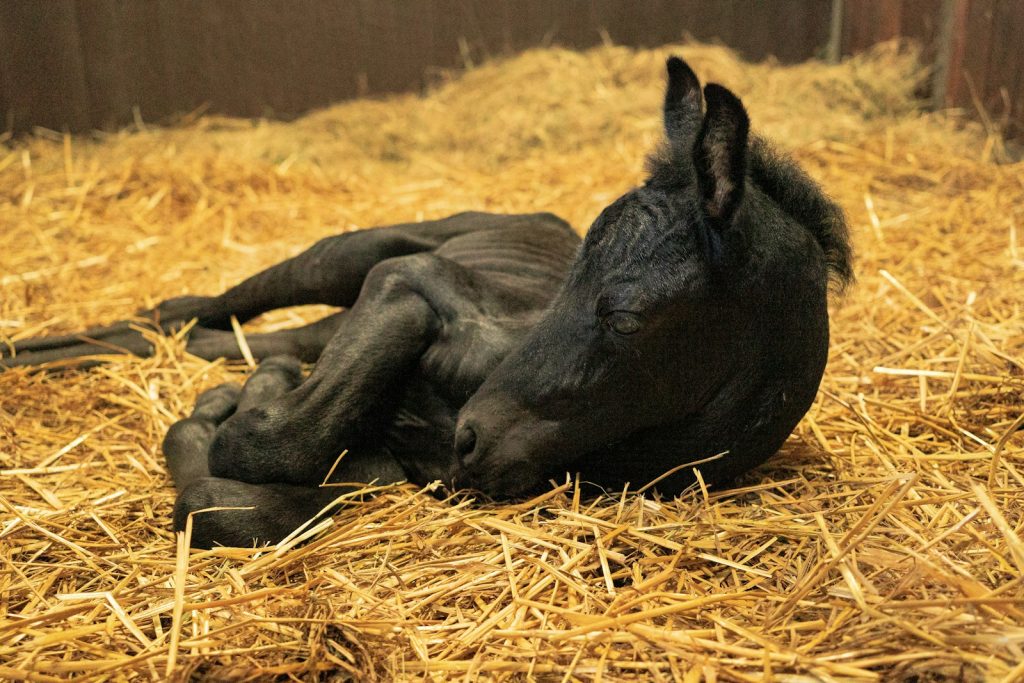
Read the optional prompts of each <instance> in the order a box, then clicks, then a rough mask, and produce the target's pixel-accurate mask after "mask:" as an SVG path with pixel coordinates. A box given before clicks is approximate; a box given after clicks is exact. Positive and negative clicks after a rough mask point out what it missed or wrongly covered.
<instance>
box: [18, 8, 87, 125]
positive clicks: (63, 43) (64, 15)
mask: <svg viewBox="0 0 1024 683" xmlns="http://www.w3.org/2000/svg"><path fill="white" fill-rule="evenodd" d="M0 34H3V36H4V39H3V46H4V50H5V54H4V55H3V59H4V60H5V61H6V62H7V63H6V68H5V71H4V73H5V76H4V83H3V85H4V91H5V93H4V96H3V98H2V99H3V100H4V102H5V104H6V106H7V112H6V115H5V117H4V118H6V119H8V120H9V121H11V124H12V126H13V127H14V128H25V127H28V126H34V125H36V126H44V127H47V128H53V129H56V130H61V129H63V128H70V129H73V130H81V129H83V128H86V127H88V126H89V125H90V123H91V121H90V119H89V115H88V112H89V108H90V106H89V97H88V95H87V93H86V84H85V66H84V64H83V61H82V52H81V46H80V42H79V33H78V22H77V18H76V6H75V2H74V0H52V1H51V2H40V3H34V2H4V3H0Z"/></svg>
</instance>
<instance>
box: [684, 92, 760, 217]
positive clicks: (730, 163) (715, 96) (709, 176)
mask: <svg viewBox="0 0 1024 683" xmlns="http://www.w3.org/2000/svg"><path fill="white" fill-rule="evenodd" d="M704 100H705V101H706V102H707V115H706V116H705V117H704V125H703V126H702V127H701V130H700V134H699V135H698V136H697V142H696V144H695V145H694V148H693V161H694V165H695V166H696V168H697V178H698V181H699V182H700V190H701V194H702V195H703V200H704V212H705V214H706V215H707V216H708V218H710V219H711V221H712V222H713V223H714V224H715V225H717V226H719V227H724V226H726V225H728V223H729V221H730V220H732V217H733V214H734V213H735V212H736V209H737V207H739V205H740V201H741V200H742V199H743V186H744V184H745V183H744V179H745V177H746V172H747V133H748V132H749V131H750V119H749V117H747V112H746V110H745V109H744V108H743V104H742V103H741V102H740V100H739V98H738V97H736V96H735V95H733V94H732V93H731V92H730V91H729V90H727V89H726V88H723V87H722V86H720V85H718V84H717V83H709V84H707V85H706V86H704Z"/></svg>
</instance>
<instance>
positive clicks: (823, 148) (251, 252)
mask: <svg viewBox="0 0 1024 683" xmlns="http://www.w3.org/2000/svg"><path fill="white" fill-rule="evenodd" d="M679 49H681V50H682V52H683V53H684V55H685V56H686V57H687V58H688V59H689V60H690V61H691V63H692V64H693V65H694V66H695V68H696V70H697V72H698V73H699V74H701V76H702V77H704V78H706V79H708V80H718V81H720V82H723V83H726V84H728V85H729V86H730V87H732V88H734V89H735V90H736V91H737V92H738V93H739V94H740V95H741V96H742V97H744V99H745V101H746V103H747V105H748V108H749V110H750V111H751V114H752V118H753V121H754V125H755V127H756V128H758V129H760V130H761V131H762V132H764V133H766V134H768V135H769V136H772V137H774V138H775V139H776V140H777V141H778V142H779V143H780V145H781V146H782V147H784V148H786V149H788V150H790V151H791V152H792V153H793V154H794V155H795V156H796V157H797V158H798V159H799V160H800V161H801V162H802V163H803V164H804V166H805V167H806V168H807V169H808V170H809V172H810V173H811V174H812V175H814V176H815V177H816V178H818V179H819V180H820V181H821V182H822V183H823V184H824V185H825V186H826V187H827V188H828V190H829V191H830V192H831V193H832V194H833V195H834V196H835V197H836V198H837V199H838V200H839V201H840V202H841V203H842V204H843V205H844V207H845V208H846V210H847V212H848V214H849V217H850V221H851V226H852V230H853V234H854V237H855V242H856V248H857V251H858V254H859V261H858V266H857V270H858V277H859V282H858V284H857V285H856V286H855V287H854V288H853V290H852V291H851V292H850V293H849V294H848V295H847V296H846V297H845V298H843V299H841V300H838V301H836V302H835V303H834V306H833V341H832V352H831V362H830V365H829V368H828V371H827V374H826V376H825V379H824V382H823V385H822V388H821V391H820V395H819V397H818V400H817V401H816V403H815V405H814V406H813V408H812V410H811V411H810V413H809V415H808V416H807V417H806V418H805V419H804V421H803V422H802V423H801V425H800V426H799V428H798V429H797V431H796V433H795V435H794V436H793V438H792V439H791V440H790V441H789V442H788V443H787V445H786V447H785V448H784V449H783V451H782V453H781V454H780V455H779V456H777V457H776V458H774V459H773V460H772V461H771V462H770V463H769V464H768V465H766V466H764V467H762V468H760V469H759V470H757V471H756V472H754V473H753V474H752V475H750V476H749V477H748V478H747V479H746V480H745V481H744V482H742V483H741V488H737V489H734V490H730V491H716V490H705V489H703V488H699V487H698V488H697V489H695V490H693V491H692V492H690V493H688V494H687V495H684V496H682V497H680V498H679V499H676V500H662V499H659V498H658V497H657V496H655V495H653V494H651V493H650V492H646V493H643V494H635V493H630V492H627V493H625V494H622V495H608V496H607V497H602V498H598V499H593V498H587V497H581V496H580V495H579V493H578V491H577V488H576V485H575V483H574V482H571V481H570V482H555V484H554V485H553V486H554V488H553V489H552V491H551V492H550V493H549V494H547V495H545V496H543V497H542V498H540V499H537V500H535V501H531V502H528V503H525V504H520V505H515V506H507V505H494V504H487V503H485V502H480V501H472V500H470V499H469V498H467V497H465V496H460V495H455V496H453V497H452V498H450V499H448V500H444V501H442V500H438V499H436V498H434V497H432V496H430V495H426V494H424V493H422V492H418V491H416V490H414V489H413V488H412V487H401V486H399V487H391V488H387V489H385V490H382V491H379V492H378V493H377V495H375V496H362V497H353V498H352V500H351V505H350V507H349V508H348V509H347V510H346V511H345V512H343V513H342V514H340V515H338V516H337V517H336V518H335V519H334V520H333V522H332V523H328V524H325V525H323V526H322V527H320V528H317V529H310V530H308V531H307V532H306V533H305V534H303V535H302V536H300V537H298V538H297V539H295V542H293V543H290V544H286V545H284V546H282V547H279V548H276V549H252V550H245V549H241V550H239V549H218V550H213V551H210V552H192V553H189V552H188V551H187V550H186V549H185V548H186V546H185V544H184V542H183V539H180V538H179V539H175V537H174V536H173V535H172V533H171V532H170V531H169V530H168V526H169V520H170V511H171V505H172V501H173V496H174V494H173V491H172V489H171V487H170V486H169V479H168V476H167V474H166V472H165V470H164V467H163V464H162V462H161V455H160V452H159V443H160V440H161V438H162V436H163V433H164V431H165V430H166V428H167V426H168V425H169V424H170V423H171V422H172V421H173V420H175V419H176V418H178V417H180V416H182V415H183V414H185V413H186V412H187V411H188V410H189V409H190V407H191V404H192V402H193V401H194V399H195V397H196V395H197V393H198V392H199V391H201V390H202V389H205V388H208V387H210V386H213V385H215V384H217V383H219V382H223V381H226V380H229V379H239V378H241V377H243V376H244V373H245V371H246V367H245V364H244V363H242V364H225V363H223V362H216V363H207V362H204V361H200V360H198V359H196V358H193V357H190V356H187V355H186V354H185V353H184V352H183V344H182V343H181V341H180V340H175V339H157V340H155V341H156V346H157V349H156V354H155V356H154V357H153V358H149V359H137V358H126V357H123V358H118V359H115V360H113V361H112V362H110V363H109V364H107V365H104V366H101V367H98V368H94V369H92V370H89V371H87V372H70V373H66V374H30V373H28V372H25V371H21V370H19V371H12V372H6V373H3V374H0V402H2V405H0V482H2V488H0V678H12V679H24V680H31V681H53V680H66V679H76V680H101V679H111V680H130V679H131V680H137V679H162V678H165V677H169V678H172V679H175V680H184V679H190V678H195V679H196V680H253V679H270V678H276V679H280V680H289V679H290V680H346V679H355V680H392V679H402V680H410V679H421V678H425V679H428V680H445V679H449V678H453V679H454V678H458V679H468V680H474V679H487V680H491V679H493V680H544V681H569V680H606V681H611V680H624V679H639V680H664V681H668V680H674V681H698V680H721V681H752V680H786V681H812V680H815V681H816V680H823V681H829V680H835V681H846V680H849V681H861V680H865V681H870V680H885V681H889V680H906V681H940V680H958V681H959V680H966V681H981V680H992V681H999V680H1001V681H1019V680H1024V664H1022V662H1024V578H1022V577H1024V542H1022V540H1021V539H1022V535H1024V528H1022V527H1024V516H1022V511H1024V471H1022V470H1024V451H1022V449H1024V431H1021V430H1020V428H1021V425H1022V418H1021V415H1022V412H1024V400H1022V394H1024V351H1022V348H1024V310H1022V294H1024V244H1022V241H1024V237H1022V235H1021V233H1022V230H1024V228H1022V227H1021V214H1022V211H1024V208H1022V205H1021V204H1020V197H1021V195H1022V192H1024V166H1022V165H1021V164H1019V163H1018V164H1013V163H996V161H1000V148H999V145H998V143H996V142H995V141H994V139H993V138H989V137H986V136H985V135H984V134H983V132H982V131H978V130H975V129H973V128H971V127H970V126H969V125H966V124H964V123H963V122H962V121H960V120H958V119H957V117H955V116H952V115H941V116H940V115H934V114H933V115H927V114H923V113H921V112H920V111H919V109H918V106H917V104H916V103H915V101H914V100H913V97H912V93H913V92H914V89H915V87H916V85H917V84H918V83H919V81H920V79H921V77H922V73H921V71H920V69H919V68H918V67H917V66H916V64H917V63H916V61H915V59H914V55H913V53H912V52H908V51H905V50H900V49H897V48H894V47H891V46H890V47H887V48H882V49H879V50H876V51H875V52H872V53H870V54H868V55H865V56H862V57H858V58H856V59H852V60H850V61H847V62H845V63H843V64H841V65H835V66H828V65H822V64H814V63H811V64H806V65H800V66H793V67H779V66H777V65H771V64H763V65H748V64H743V63H741V62H740V61H738V60H737V59H736V58H735V57H734V56H733V55H732V54H731V53H729V52H728V51H727V50H725V49H722V48H718V47H707V46H700V45H692V46H685V47H682V48H678V47H677V48H676V50H679ZM669 52H670V50H668V49H659V50H654V51H631V50H627V49H624V48H618V47H605V48H601V49H597V50H594V51H591V52H587V53H582V54H581V53H573V52H568V51H562V50H556V49H551V50H544V51H535V52H530V53H527V54H525V55H522V56H520V57H518V58H515V59H512V60H510V61H506V62H502V63H497V64H493V65H486V66H483V67H480V68H478V69H475V70H472V71H470V72H468V73H466V74H463V75H461V76H460V77H459V78H456V79H452V80H451V81H450V82H447V83H443V84H440V85H439V87H438V88H436V89H435V90H434V91H433V92H432V93H431V94H430V95H429V96H427V97H414V96H408V97H399V98H394V99H389V100H386V101H359V102H353V103H348V104H343V105H339V106H336V107H333V108H330V109H327V110H324V111H321V112H318V113H314V114H312V115H310V116H307V117H305V118H304V119H302V120H299V121H296V122H293V123H287V124H285V123H269V122H263V121H261V122H250V121H238V120H229V119H221V118H211V117H195V118H192V119H189V118H186V119H185V120H183V121H182V122H181V123H180V125H178V126H176V127H174V128H171V129H157V128H148V129H143V130H138V131H133V132H129V133H124V134H118V135H114V136H110V137H106V138H104V139H101V140H87V139H84V138H67V137H63V136H60V135H56V134H52V133H48V132H46V131H40V132H39V133H38V134H37V135H36V136H35V137H34V138H32V139H28V140H22V141H18V142H10V141H7V142H5V143H3V146H0V203H2V209H0V234H2V235H3V249H2V251H0V341H6V340H10V339H19V338H23V337H27V336H34V335H39V334H43V333H57V332H62V331H67V330H73V329H76V328H80V327H82V326H83V325H84V324H86V323H95V322H104V321H111V320H114V319H118V318H122V317H125V316H127V315H130V314H131V312H132V311H134V310H136V309H137V308H139V307H141V306H145V305H152V304H154V303H156V302H157V301H159V300H160V299H162V298H166V297H169V296H172V295H177V294H181V293H185V292H197V293H212V292H215V291H217V290H219V289H221V288H223V287H225V286H226V285H229V284H231V283H233V282H235V281H236V280H238V279H239V278H241V277H243V276H245V275H247V274H250V273H252V272H255V271H256V270H258V269H260V268H262V267H264V266H267V265H269V264H271V263H274V262H276V261H279V260H281V259H282V258H285V257H287V256H289V255H292V254H294V253H296V252H297V251H299V250H300V249H302V248H303V247H304V246H306V245H308V244H310V243H311V242H313V241H314V240H316V239H317V238H319V237H322V236H324V235H328V234H331V233H334V232H337V231H340V230H348V229H354V228H357V227H364V226H372V225H379V224H387V223H394V222H400V221H407V220H417V219H422V218H432V217H439V216H442V215H445V214H449V213H452V212H455V211H459V210H464V209H484V210H491V211H509V212H524V211H535V210H537V211H539V210H552V211H555V212H557V213H559V214H561V215H563V216H565V217H566V218H568V219H570V220H571V221H572V222H573V223H574V225H576V226H577V227H578V228H579V229H580V230H584V229H585V228H586V226H587V225H588V224H589V221H590V220H592V219H593V217H594V216H595V215H596V214H597V212H598V210H599V209H600V208H602V207H603V206H604V205H605V204H606V203H608V202H609V201H610V200H612V199H613V198H614V197H616V196H617V195H618V194H619V193H621V192H622V191H624V190H625V189H626V188H628V187H630V186H631V185H633V184H635V183H637V182H638V181H639V180H640V179H641V177H642V168H643V155H644V154H645V153H646V152H647V151H648V150H649V149H651V148H652V146H653V145H654V144H655V143H656V141H657V139H658V136H659V134H660V130H659V126H660V122H659V103H660V98H661V89H662V78H663V76H662V73H663V63H664V61H663V60H664V58H665V56H666V55H667V54H668V53H669ZM1003 161H1005V160H1003ZM322 313H323V311H322V310H317V309H296V310H291V311H284V312H279V313H274V314H271V315H267V316H265V317H264V318H262V319H261V320H259V321H257V322H256V324H254V325H251V326H247V328H246V329H247V330H266V329H274V328H276V327H280V326H284V325H294V324H296V323H297V322H299V321H301V320H308V319H311V318H312V317H315V316H317V315H321V314H322ZM643 483H644V482H637V483H636V485H635V486H634V489H635V488H638V487H639V486H641V485H642V484H643Z"/></svg>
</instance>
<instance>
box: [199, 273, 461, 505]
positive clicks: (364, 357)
mask: <svg viewBox="0 0 1024 683" xmlns="http://www.w3.org/2000/svg"><path fill="white" fill-rule="evenodd" d="M453 269H459V267H458V266H455V265H454V264H451V263H450V262H447V261H445V260H444V259H440V258H438V257H436V256H432V255H417V256H407V257H403V258H399V259H392V260H390V261H387V262H385V263H383V264H381V265H379V266H377V267H376V268H374V269H373V271H371V273H370V275H369V276H368V277H367V280H366V284H365V285H364V287H363V292H362V294H361V295H360V297H359V300H358V301H357V302H356V304H355V306H353V307H352V308H351V309H350V310H349V311H348V312H347V314H346V315H345V317H344V318H343V319H342V320H341V321H340V323H339V325H338V328H337V331H336V332H335V335H334V337H333V338H332V339H331V341H330V342H329V343H328V344H327V346H326V348H325V349H324V351H323V353H322V354H321V355H320V359H319V360H318V361H317V364H316V367H315V368H314V370H313V372H312V374H311V375H310V376H309V378H308V379H306V380H305V381H304V382H303V383H302V384H301V385H300V386H299V387H297V388H296V389H295V390H294V391H291V392H289V393H287V394H285V395H284V396H281V397H280V398H279V399H277V400H274V401H271V402H269V403H267V404H265V405H263V406H260V407H258V408H254V409H252V410H248V411H245V412H239V413H235V414H234V415H233V416H232V417H230V418H229V419H228V420H227V421H225V422H224V424H223V425H221V426H220V428H219V429H218V430H217V434H216V436H215V438H214V440H213V443H212V445H211V447H210V453H209V463H210V471H211V473H212V474H213V475H214V476H220V477H227V478H230V479H236V480H241V481H246V482H250V483H264V482H275V483H289V484H299V485H315V484H319V483H320V482H321V481H323V478H324V476H325V474H326V473H327V471H328V469H329V468H330V466H331V465H332V463H334V461H335V460H336V459H337V457H338V456H339V455H340V454H341V453H342V452H343V451H346V450H347V451H349V452H350V454H351V455H352V456H358V455H359V450H360V449H361V448H369V449H373V448H376V447H378V446H376V445H375V441H374V431H375V429H378V428H379V426H380V425H379V424H378V422H379V419H380V417H381V415H380V411H381V409H382V408H383V407H384V406H387V405H388V404H389V402H391V401H393V400H394V399H395V398H396V397H397V393H398V392H400V391H401V388H402V387H403V386H404V381H405V380H406V378H407V376H408V374H409V373H410V372H413V371H414V370H415V367H416V365H417V363H418V362H419V360H420V358H421V356H422V355H423V353H424V351H425V350H426V349H427V348H428V347H429V345H430V344H431V343H432V342H433V341H434V339H435V338H436V336H437V333H438V330H439V329H440V325H441V322H440V320H439V318H438V315H437V313H436V312H435V310H434V307H433V306H432V305H431V304H430V303H429V302H428V300H427V299H426V298H424V295H423V291H424V290H425V289H429V288H430V287H438V286H443V283H445V282H451V281H452V280H453V279H456V278H454V277H453V274H452V273H451V272H449V271H451V270H453Z"/></svg>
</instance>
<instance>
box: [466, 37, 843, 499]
mask: <svg viewBox="0 0 1024 683" xmlns="http://www.w3.org/2000/svg"><path fill="white" fill-rule="evenodd" d="M667 66H668V87H667V90H666V93H665V107H664V120H665V133H666V143H665V144H664V146H663V148H662V149H661V150H660V151H659V152H658V153H657V154H656V155H654V156H653V157H652V159H651V160H650V163H649V170H650V174H649V178H648V179H647V181H646V182H645V183H644V185H643V186H642V187H639V188H636V189H634V190H632V191H630V192H628V193H626V194H625V195H624V196H622V197H620V198H619V199H618V200H616V201H615V202H614V203H612V204H611V205H610V206H608V207H607V208H606V209H605V210H604V211H603V212H602V213H601V215H600V216H598V218H597V220H596V221H595V222H594V224H593V226H592V227H591V228H590V231H589V232H588V233H587V236H586V238H585V240H584V242H583V245H582V247H581V249H580V252H579V254H578V256H577V258H576V261H575V263H574V264H573V266H572V269H571V271H570V274H569V276H568V278H567V280H566V282H565V284H564V286H563V288H562V290H561V291H560V292H559V294H558V295H557V296H556V298H555V300H554V301H553V303H552V304H551V307H550V309H549V310H548V311H547V313H546V314H545V316H544V317H543V319H542V320H541V322H540V323H539V324H538V325H537V326H536V328H535V329H534V330H532V331H531V333H530V334H529V335H528V336H527V338H526V339H525V340H524V341H523V343H522V344H521V346H519V347H518V348H517V349H516V350H514V351H513V352H512V353H511V354H510V355H509V356H508V357H507V358H506V359H505V360H504V361H503V362H502V363H501V364H500V365H499V366H498V367H497V368H496V369H495V371H494V372H493V373H492V374H491V375H490V376H489V377H488V378H487V380H486V381H485V382H484V384H483V385H482V386H481V387H480V389H479V390H478V391H477V392H476V394H474V395H473V397H472V398H471V399H470V400H469V402H468V403H467V404H466V405H465V407H464V408H463V409H462V412H461V414H460V419H459V425H458V428H457V431H456V443H455V448H456V453H457V454H458V456H459V457H460V459H461V462H462V466H463V476H462V480H461V481H460V483H462V484H465V485H470V486H475V487H477V488H479V489H481V490H484V491H486V492H488V493H491V494H494V495H514V494H518V493H522V492H524V491H526V490H528V489H529V488H532V487H534V486H536V485H537V484H538V483H541V482H543V480H544V478H545V477H547V476H550V475H552V474H557V473H558V472H559V471H561V472H564V471H565V470H566V469H580V470H583V471H584V472H597V473H600V472H618V474H617V475H616V476H617V477H620V478H621V477H623V476H625V477H626V478H627V479H628V478H630V475H631V474H635V478H633V482H634V484H642V483H644V481H642V480H643V479H644V478H645V477H647V476H648V475H650V474H654V473H660V472H661V471H663V470H667V469H669V468H671V467H673V466H674V465H677V464H680V463H684V462H687V461H690V460H695V459H697V458H700V457H703V456H707V455H714V454H715V453H719V452H721V451H726V450H727V451H729V453H728V454H727V455H725V456H724V457H723V458H722V459H721V461H720V462H717V463H715V464H714V465H712V466H709V471H713V473H714V474H715V475H716V476H715V477H712V478H717V479H720V480H721V479H724V478H727V476H731V475H734V474H737V473H739V472H741V471H743V470H746V469H749V468H750V467H753V466H754V465H756V464H757V463H758V462H760V461H761V460H763V459H764V458H766V457H768V455H771V453H773V452H774V451H775V450H777V448H778V447H779V446H780V445H781V443H782V441H783V440H784V439H785V437H786V436H787V435H788V434H789V432H790V431H791V430H792V428H793V426H795V424H796V422H797V421H799V419H800V417H801V416H802V415H803V414H804V412H806V410H807V408H808V407H809V405H810V402H811V401H812V400H813V397H814V395H815V393H816V390H817V386H818V383H819V381H820V378H821V374H822V371H823V369H824V363H825V358H826V354H827V346H828V313H827V310H826V298H827V289H828V281H829V279H830V274H831V275H834V276H835V279H836V280H837V281H839V282H840V283H843V282H845V280H847V279H849V272H850V271H849V268H850V266H849V256H850V254H849V247H848V244H847V242H846V233H845V226H844V224H843V221H842V214H841V212H840V211H839V210H838V209H837V208H836V207H835V205H834V204H832V203H831V202H830V201H829V200H828V199H827V198H825V197H824V195H823V194H822V193H821V192H820V190H819V189H818V188H817V186H816V185H814V183H813V182H811V181H810V180H809V179H808V178H807V177H806V176H805V175H803V173H802V172H800V171H799V170H798V169H797V168H796V167H795V166H794V165H793V164H792V163H791V162H789V161H788V160H785V159H782V158H780V157H778V156H776V155H775V154H774V153H773V152H772V151H771V150H770V149H769V148H768V147H767V146H766V145H765V144H764V143H763V142H762V141H761V140H759V139H757V138H753V139H752V138H751V137H750V135H749V119H748V117H747V113H746V111H745V110H744V108H743V105H742V104H741V103H740V101H739V99H738V98H737V97H736V96H735V95H734V94H733V93H731V92H730V91H729V90H727V89H726V88H724V87H722V86H720V85H716V84H709V85H707V86H705V87H704V88H703V89H702V88H701V86H700V83H699V81H698V80H697V77H696V75H694V72H693V71H692V70H691V69H690V67H689V66H688V65H687V64H686V63H685V62H684V61H682V60H681V59H679V58H676V57H672V58H670V59H669V60H668V65H667ZM638 444H643V445H644V448H647V449H648V452H638V451H637V445H638ZM655 476H656V474H655Z"/></svg>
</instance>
